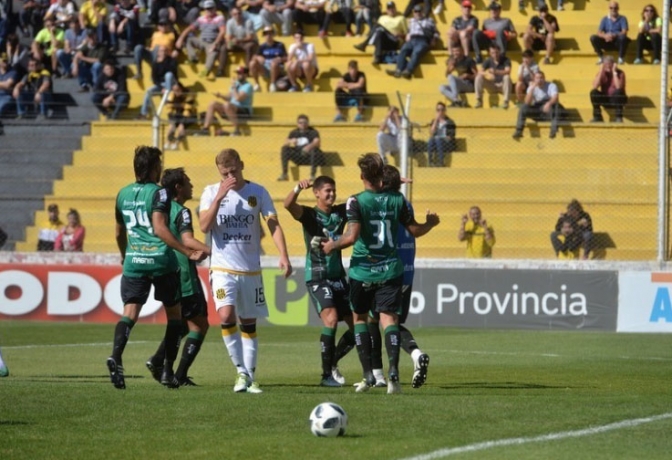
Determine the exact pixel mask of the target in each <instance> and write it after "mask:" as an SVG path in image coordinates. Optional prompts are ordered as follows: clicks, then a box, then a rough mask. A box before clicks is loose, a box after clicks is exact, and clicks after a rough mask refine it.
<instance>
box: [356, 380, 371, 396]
mask: <svg viewBox="0 0 672 460" xmlns="http://www.w3.org/2000/svg"><path fill="white" fill-rule="evenodd" d="M354 387H355V392H356V393H364V392H366V391H369V388H371V385H369V384H368V382H367V381H366V379H362V381H361V382H359V383H355V385H354Z"/></svg>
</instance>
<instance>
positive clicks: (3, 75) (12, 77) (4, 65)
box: [0, 52, 19, 118]
mask: <svg viewBox="0 0 672 460" xmlns="http://www.w3.org/2000/svg"><path fill="white" fill-rule="evenodd" d="M18 81H19V76H18V75H17V73H16V71H15V70H13V69H12V68H11V67H9V59H8V58H7V54H6V53H4V52H3V53H2V54H1V55H0V118H2V117H3V116H5V114H6V113H7V112H8V109H9V108H10V107H11V103H12V102H13V98H12V90H13V89H14V85H16V83H17V82H18Z"/></svg>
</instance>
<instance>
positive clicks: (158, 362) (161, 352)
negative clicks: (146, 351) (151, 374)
mask: <svg viewBox="0 0 672 460" xmlns="http://www.w3.org/2000/svg"><path fill="white" fill-rule="evenodd" d="M187 334H189V326H187V322H186V321H182V330H181V332H180V340H182V337H186V336H187ZM178 348H179V344H178ZM165 359H166V340H165V338H164V339H163V340H162V341H161V343H160V344H159V348H157V349H156V353H154V356H152V357H151V358H149V360H150V361H151V362H152V364H153V365H154V367H162V366H163V362H164V361H165Z"/></svg>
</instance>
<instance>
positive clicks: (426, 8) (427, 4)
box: [404, 0, 444, 17]
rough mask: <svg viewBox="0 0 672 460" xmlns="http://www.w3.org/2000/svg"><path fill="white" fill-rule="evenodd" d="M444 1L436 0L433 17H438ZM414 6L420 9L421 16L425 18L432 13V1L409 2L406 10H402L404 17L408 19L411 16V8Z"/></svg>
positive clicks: (414, 0)
mask: <svg viewBox="0 0 672 460" xmlns="http://www.w3.org/2000/svg"><path fill="white" fill-rule="evenodd" d="M443 3H444V0H438V3H437V5H436V8H434V15H435V16H438V15H439V14H441V12H442V11H443V6H444V5H443ZM416 6H420V7H422V14H424V15H425V16H426V17H428V16H429V13H431V12H432V0H409V1H408V5H406V9H405V10H404V16H406V17H409V16H411V15H412V14H413V8H415V7H416Z"/></svg>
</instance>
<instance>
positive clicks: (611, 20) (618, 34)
mask: <svg viewBox="0 0 672 460" xmlns="http://www.w3.org/2000/svg"><path fill="white" fill-rule="evenodd" d="M590 43H591V44H592V45H593V49H594V50H595V53H596V54H597V56H598V60H597V63H598V64H602V61H603V59H604V51H618V63H619V64H623V63H624V62H625V52H626V51H627V48H628V43H630V39H629V38H628V19H627V18H626V17H625V16H621V15H620V14H619V13H618V2H609V14H608V15H607V16H605V17H603V18H602V20H601V21H600V26H599V27H598V29H597V34H595V35H591V36H590Z"/></svg>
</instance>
